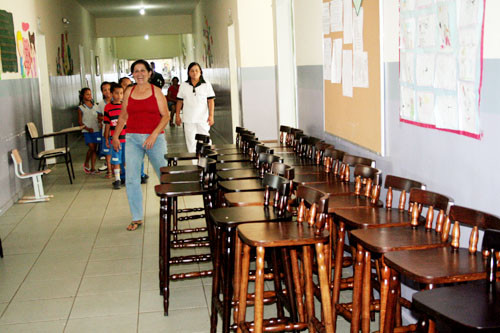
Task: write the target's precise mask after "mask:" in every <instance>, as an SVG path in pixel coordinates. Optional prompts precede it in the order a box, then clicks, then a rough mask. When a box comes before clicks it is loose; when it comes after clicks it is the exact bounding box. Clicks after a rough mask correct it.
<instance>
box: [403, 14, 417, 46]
mask: <svg viewBox="0 0 500 333" xmlns="http://www.w3.org/2000/svg"><path fill="white" fill-rule="evenodd" d="M415 27H416V23H415V18H409V19H407V20H404V21H403V22H402V23H401V49H403V50H411V49H413V48H414V47H415Z"/></svg>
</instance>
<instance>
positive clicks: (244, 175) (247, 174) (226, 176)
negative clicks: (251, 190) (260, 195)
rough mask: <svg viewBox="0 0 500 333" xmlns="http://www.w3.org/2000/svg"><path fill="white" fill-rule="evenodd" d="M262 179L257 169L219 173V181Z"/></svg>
mask: <svg viewBox="0 0 500 333" xmlns="http://www.w3.org/2000/svg"><path fill="white" fill-rule="evenodd" d="M252 178H260V172H259V170H257V169H241V170H226V171H219V172H217V179H219V180H236V179H252Z"/></svg>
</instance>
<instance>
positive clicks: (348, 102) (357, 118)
mask: <svg viewBox="0 0 500 333" xmlns="http://www.w3.org/2000/svg"><path fill="white" fill-rule="evenodd" d="M341 1H342V0H341ZM327 2H329V1H325V0H323V3H327ZM353 7H354V6H353ZM362 8H363V12H364V14H363V18H364V20H363V21H364V22H363V51H365V52H367V53H368V88H358V87H354V88H353V96H352V97H346V96H344V95H343V93H342V84H340V83H331V81H330V80H324V81H323V83H324V103H325V131H326V132H328V133H330V134H333V135H335V136H338V137H340V138H342V139H345V140H348V141H350V142H352V143H355V144H357V145H359V146H362V147H364V148H367V149H369V150H371V151H373V152H376V153H379V154H383V122H382V104H381V96H383V92H382V90H381V83H380V78H381V77H380V75H381V74H380V68H381V58H380V57H381V54H380V53H381V52H380V15H379V10H380V3H379V0H364V1H362ZM354 15H356V13H353V16H354ZM323 37H324V38H328V37H330V38H331V39H332V41H333V40H334V39H337V38H343V32H342V31H341V32H330V33H329V34H324V35H323ZM342 49H343V50H352V49H353V44H343V45H342Z"/></svg>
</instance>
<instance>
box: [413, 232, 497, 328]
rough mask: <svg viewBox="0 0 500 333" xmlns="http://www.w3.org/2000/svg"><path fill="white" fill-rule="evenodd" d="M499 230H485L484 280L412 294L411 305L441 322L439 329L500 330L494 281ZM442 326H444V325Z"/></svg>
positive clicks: (495, 282)
mask: <svg viewBox="0 0 500 333" xmlns="http://www.w3.org/2000/svg"><path fill="white" fill-rule="evenodd" d="M499 241H500V232H499V231H498V230H491V229H488V230H485V232H484V238H483V247H482V248H483V251H486V252H489V253H488V254H487V255H486V256H480V255H469V257H480V258H481V257H482V258H481V263H480V265H479V266H484V264H486V269H485V270H486V280H481V281H474V282H468V283H466V284H460V285H456V286H446V287H440V288H436V289H431V290H426V291H421V292H417V293H415V294H413V302H412V303H413V308H414V309H415V310H417V311H418V312H420V313H423V314H425V315H427V316H428V317H430V318H432V319H433V320H435V321H437V323H436V324H437V325H439V324H441V325H440V326H441V327H440V332H441V331H446V330H445V329H444V328H445V327H446V328H448V329H449V331H450V332H453V331H454V332H498V331H500V317H499V316H498V313H500V283H499V282H497V279H496V276H497V274H496V272H497V266H498V264H497V260H496V254H497V253H498V251H499V250H500V244H499ZM418 252H422V251H418ZM443 326H445V327H443Z"/></svg>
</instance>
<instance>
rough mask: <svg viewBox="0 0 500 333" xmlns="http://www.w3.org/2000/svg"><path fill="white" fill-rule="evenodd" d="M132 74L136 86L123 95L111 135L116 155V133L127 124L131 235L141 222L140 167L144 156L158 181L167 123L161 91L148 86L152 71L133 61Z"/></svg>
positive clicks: (126, 149)
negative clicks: (118, 116)
mask: <svg viewBox="0 0 500 333" xmlns="http://www.w3.org/2000/svg"><path fill="white" fill-rule="evenodd" d="M131 71H132V75H133V77H134V79H135V82H136V83H137V84H136V85H135V86H133V87H132V88H131V89H130V88H129V89H127V90H126V91H125V93H124V96H123V103H122V111H121V113H120V118H119V119H118V124H117V125H116V130H115V135H113V148H114V149H115V150H116V151H118V150H119V149H120V142H119V140H118V135H117V133H118V134H119V133H120V132H121V130H122V128H123V126H124V125H125V124H127V134H126V137H125V138H126V144H125V160H126V161H127V162H126V163H127V166H126V177H125V182H126V183H125V184H126V187H127V198H128V203H129V206H130V212H131V214H132V222H131V223H130V224H129V226H128V227H127V230H130V231H132V230H136V229H137V228H138V227H140V226H141V225H142V223H143V221H144V211H143V203H142V189H141V164H142V162H143V160H144V155H145V154H147V155H148V158H149V161H150V162H151V164H152V166H153V168H154V170H155V172H156V174H157V176H158V178H160V168H161V167H163V166H166V160H165V157H164V155H165V154H166V153H167V144H166V141H165V135H164V132H163V130H164V129H165V126H167V124H168V122H169V120H170V115H169V112H168V109H167V101H166V99H165V97H164V96H163V94H162V92H161V89H160V88H158V87H155V86H154V85H152V84H150V83H149V78H150V77H151V75H152V73H153V70H152V69H151V67H150V66H149V64H148V62H147V61H145V60H142V59H141V60H137V61H135V62H134V63H133V64H132V66H131Z"/></svg>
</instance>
